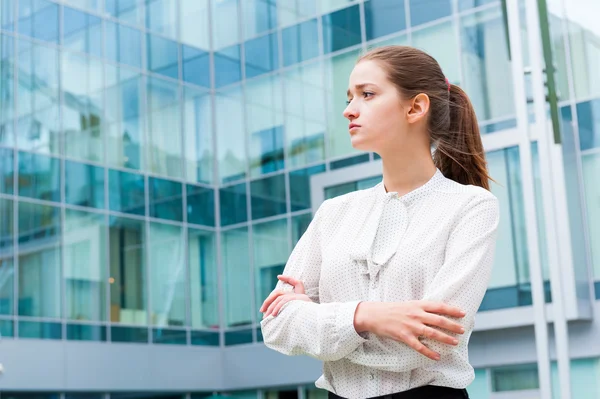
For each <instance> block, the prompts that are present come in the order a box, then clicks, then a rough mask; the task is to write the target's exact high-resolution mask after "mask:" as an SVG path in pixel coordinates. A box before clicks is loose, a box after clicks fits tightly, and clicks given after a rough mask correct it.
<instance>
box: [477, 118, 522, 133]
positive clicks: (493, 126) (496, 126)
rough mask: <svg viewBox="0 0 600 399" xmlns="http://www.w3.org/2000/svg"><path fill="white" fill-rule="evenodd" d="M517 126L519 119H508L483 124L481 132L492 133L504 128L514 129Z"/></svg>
mask: <svg viewBox="0 0 600 399" xmlns="http://www.w3.org/2000/svg"><path fill="white" fill-rule="evenodd" d="M515 127H517V120H516V119H514V118H511V119H507V120H505V121H502V122H495V123H490V124H488V125H485V126H481V128H480V132H481V134H490V133H495V132H500V131H502V130H507V129H514V128H515Z"/></svg>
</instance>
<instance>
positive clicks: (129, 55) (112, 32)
mask: <svg viewBox="0 0 600 399" xmlns="http://www.w3.org/2000/svg"><path fill="white" fill-rule="evenodd" d="M104 40H105V46H106V54H105V56H106V58H108V59H109V60H110V61H113V62H118V63H121V64H126V65H130V66H133V67H136V68H141V67H142V33H141V32H140V31H139V30H137V29H135V28H130V27H129V26H125V25H121V24H116V23H114V22H110V21H106V22H105V38H104Z"/></svg>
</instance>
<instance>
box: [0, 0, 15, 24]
mask: <svg viewBox="0 0 600 399" xmlns="http://www.w3.org/2000/svg"><path fill="white" fill-rule="evenodd" d="M15 4H16V2H15V1H14V0H0V29H2V30H5V31H9V32H12V31H13V30H14V29H15Z"/></svg>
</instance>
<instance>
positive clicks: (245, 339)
mask: <svg viewBox="0 0 600 399" xmlns="http://www.w3.org/2000/svg"><path fill="white" fill-rule="evenodd" d="M250 343H252V330H236V331H225V345H226V346H230V345H243V344H250Z"/></svg>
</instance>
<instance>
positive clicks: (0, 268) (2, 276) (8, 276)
mask: <svg viewBox="0 0 600 399" xmlns="http://www.w3.org/2000/svg"><path fill="white" fill-rule="evenodd" d="M14 210H15V208H14V204H13V201H12V200H9V199H4V198H0V314H3V315H12V314H13V306H14V302H13V301H14V298H13V295H14V293H13V284H14V283H13V279H14V273H15V270H14V259H13V255H14V246H13V245H14V237H15V236H14V229H13V216H14V214H15V212H14Z"/></svg>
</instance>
